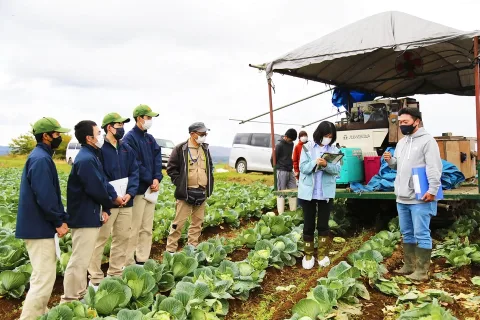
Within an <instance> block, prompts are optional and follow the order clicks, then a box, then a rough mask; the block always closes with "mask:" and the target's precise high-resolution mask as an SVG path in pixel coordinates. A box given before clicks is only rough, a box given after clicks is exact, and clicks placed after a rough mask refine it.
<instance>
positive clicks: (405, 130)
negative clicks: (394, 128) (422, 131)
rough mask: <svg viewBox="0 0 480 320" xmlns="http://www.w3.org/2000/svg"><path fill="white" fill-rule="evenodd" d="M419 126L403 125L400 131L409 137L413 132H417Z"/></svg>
mask: <svg viewBox="0 0 480 320" xmlns="http://www.w3.org/2000/svg"><path fill="white" fill-rule="evenodd" d="M416 127H417V126H414V125H413V124H411V125H403V126H400V131H402V134H403V135H404V136H408V135H410V134H412V133H413V130H415V128H416Z"/></svg>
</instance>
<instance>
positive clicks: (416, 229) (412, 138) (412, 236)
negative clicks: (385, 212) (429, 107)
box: [383, 108, 443, 281]
mask: <svg viewBox="0 0 480 320" xmlns="http://www.w3.org/2000/svg"><path fill="white" fill-rule="evenodd" d="M421 121H422V114H421V113H420V111H419V110H418V109H417V108H403V109H401V110H400V111H399V112H398V124H399V125H400V130H401V132H402V134H403V135H404V137H403V138H402V139H401V140H400V141H398V143H397V148H396V150H395V156H392V154H391V153H389V152H385V153H384V154H383V158H384V159H385V161H386V162H387V163H388V165H389V166H390V168H392V169H396V170H397V176H396V177H395V195H396V196H397V211H398V218H399V222H400V231H401V232H402V235H403V254H404V256H403V262H404V265H403V267H402V268H400V269H399V270H395V271H394V272H395V273H398V274H406V275H407V277H408V278H410V279H411V280H414V281H425V280H428V268H429V267H430V256H431V254H432V237H431V235H430V219H431V217H432V216H435V215H436V214H437V202H436V201H435V195H437V192H438V190H439V188H442V184H441V180H440V178H441V176H442V168H443V166H442V159H441V158H440V151H439V149H438V144H437V142H436V141H435V139H434V138H433V137H432V136H431V135H430V134H428V133H427V131H425V129H424V128H421V127H420V125H421ZM418 167H425V170H426V175H427V180H428V186H429V188H428V191H427V192H426V193H425V194H424V195H423V197H422V199H420V200H417V199H416V195H415V188H414V183H413V178H412V169H413V168H418Z"/></svg>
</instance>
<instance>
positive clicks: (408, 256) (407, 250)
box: [393, 243, 417, 274]
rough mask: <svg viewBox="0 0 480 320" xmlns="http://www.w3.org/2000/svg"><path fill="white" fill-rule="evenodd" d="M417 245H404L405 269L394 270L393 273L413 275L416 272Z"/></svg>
mask: <svg viewBox="0 0 480 320" xmlns="http://www.w3.org/2000/svg"><path fill="white" fill-rule="evenodd" d="M416 247H417V245H416V244H415V243H404V244H403V267H401V268H400V269H397V270H394V271H393V273H397V274H411V273H412V272H414V271H415V260H416V259H415V248H416Z"/></svg>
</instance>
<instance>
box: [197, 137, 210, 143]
mask: <svg viewBox="0 0 480 320" xmlns="http://www.w3.org/2000/svg"><path fill="white" fill-rule="evenodd" d="M195 141H197V143H198V144H202V143H205V141H207V136H203V137H200V136H198V138H197V140H195Z"/></svg>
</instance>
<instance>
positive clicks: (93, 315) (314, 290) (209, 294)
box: [0, 168, 480, 320]
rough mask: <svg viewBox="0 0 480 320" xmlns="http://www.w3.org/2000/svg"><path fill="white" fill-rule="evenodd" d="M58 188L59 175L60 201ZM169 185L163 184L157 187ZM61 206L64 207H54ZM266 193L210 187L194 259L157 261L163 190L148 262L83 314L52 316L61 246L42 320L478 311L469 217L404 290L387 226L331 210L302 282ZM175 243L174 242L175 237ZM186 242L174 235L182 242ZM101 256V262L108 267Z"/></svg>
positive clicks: (10, 202) (12, 211)
mask: <svg viewBox="0 0 480 320" xmlns="http://www.w3.org/2000/svg"><path fill="white" fill-rule="evenodd" d="M20 176H21V170H20V169H2V168H0V316H1V317H2V319H5V320H10V319H16V318H18V316H19V315H20V312H21V303H22V301H23V300H24V298H25V293H26V291H27V290H28V286H29V278H30V274H31V266H30V264H29V262H28V254H27V252H26V250H25V247H24V244H23V241H22V240H18V239H15V237H14V233H13V232H14V229H15V216H16V210H17V206H18V189H19V182H20ZM67 178H68V177H67V176H66V175H65V174H61V173H60V180H61V186H62V190H65V187H66V180H67ZM165 180H168V179H165ZM63 196H64V197H65V195H63ZM275 203H276V201H275V197H274V195H273V193H272V188H271V187H269V186H265V185H263V184H260V183H257V184H249V185H241V184H236V183H230V182H220V183H217V184H216V188H215V194H214V196H212V198H211V199H209V200H208V206H207V214H206V218H205V225H204V234H203V236H202V238H201V243H200V244H199V245H198V246H197V247H196V248H194V247H191V246H184V247H181V248H182V249H181V250H180V251H179V252H177V253H175V254H170V253H168V252H166V251H164V242H165V239H166V237H167V235H168V230H169V226H170V222H171V221H172V220H173V217H174V215H175V211H174V198H173V185H172V184H171V183H170V182H169V181H164V182H162V186H161V194H160V197H159V200H158V203H157V205H156V212H155V223H154V245H153V247H152V255H151V256H152V259H151V260H149V261H148V262H147V263H145V265H144V266H129V267H127V268H125V270H124V272H123V274H122V276H121V277H118V278H106V279H105V280H104V281H103V282H102V283H101V284H100V286H99V288H98V291H96V292H95V291H94V290H93V288H89V290H88V293H87V295H86V296H85V298H84V300H83V301H82V302H75V303H68V304H64V305H58V301H59V296H60V295H61V294H62V293H63V292H62V291H63V287H62V280H63V278H62V275H63V272H64V270H65V267H66V264H67V262H68V259H69V257H70V253H71V238H70V236H69V235H67V236H65V237H64V238H63V239H62V240H61V250H62V255H61V259H59V261H58V262H57V274H58V277H57V281H56V284H55V288H54V292H53V295H52V299H51V300H50V304H49V307H50V311H49V312H48V314H46V315H44V316H43V317H42V319H46V320H47V319H48V320H50V319H52V320H53V319H63V320H70V319H76V320H80V319H125V320H131V319H134V320H137V319H138V320H147V319H165V320H167V319H175V320H177V319H195V320H196V319H210V320H214V319H297V320H299V319H301V320H308V319H476V317H477V316H476V315H477V314H478V312H479V311H480V268H478V267H477V264H478V263H480V245H479V244H477V241H478V240H479V226H478V224H479V223H480V211H477V210H471V211H468V212H465V214H464V215H463V216H462V217H461V218H460V219H458V220H457V221H456V222H455V223H454V224H453V225H452V226H450V227H449V228H448V229H444V230H436V231H435V233H434V234H435V248H434V252H433V257H432V266H431V270H430V273H431V275H432V277H431V278H432V279H431V281H429V282H426V283H422V284H414V283H411V282H410V281H408V280H407V279H406V278H405V277H401V276H394V275H393V274H392V273H391V272H390V271H392V270H393V269H395V268H397V267H399V266H400V265H401V258H402V252H401V246H400V245H399V244H400V242H401V236H400V232H399V227H398V220H397V219H393V220H392V221H390V223H389V226H388V230H384V231H381V232H379V233H376V234H375V233H374V232H373V231H372V230H373V228H370V227H361V226H357V225H354V226H353V225H351V223H350V220H349V219H348V218H347V215H346V209H345V205H344V202H343V201H342V200H338V201H336V202H335V206H334V212H333V214H332V217H331V220H330V221H329V225H330V227H331V230H332V232H333V233H334V235H335V238H334V244H333V247H332V250H331V252H330V253H329V255H330V259H331V261H332V263H331V265H330V266H329V267H327V268H318V267H317V265H316V267H315V268H314V269H312V270H304V269H303V268H302V267H301V258H302V257H303V253H302V251H303V241H302V223H303V216H302V212H301V210H298V211H296V212H286V213H285V214H283V215H280V216H278V215H276V214H275V213H274V212H275ZM184 231H185V230H184ZM185 236H186V235H185V234H184V237H185ZM108 253H109V248H108V246H107V247H106V248H105V252H104V255H105V257H104V262H105V265H104V267H105V266H106V263H108Z"/></svg>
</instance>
